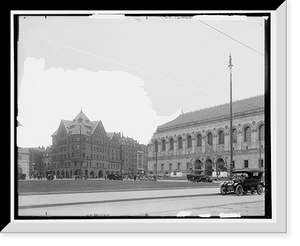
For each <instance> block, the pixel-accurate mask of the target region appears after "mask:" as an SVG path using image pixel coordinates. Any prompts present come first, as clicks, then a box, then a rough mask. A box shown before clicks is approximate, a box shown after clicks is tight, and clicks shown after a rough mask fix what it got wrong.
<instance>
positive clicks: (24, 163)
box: [18, 147, 30, 179]
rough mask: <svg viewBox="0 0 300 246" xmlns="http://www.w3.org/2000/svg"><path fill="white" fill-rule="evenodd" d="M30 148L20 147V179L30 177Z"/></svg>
mask: <svg viewBox="0 0 300 246" xmlns="http://www.w3.org/2000/svg"><path fill="white" fill-rule="evenodd" d="M29 170H30V169H29V148H21V147H18V179H29Z"/></svg>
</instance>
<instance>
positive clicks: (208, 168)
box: [205, 159, 213, 176]
mask: <svg viewBox="0 0 300 246" xmlns="http://www.w3.org/2000/svg"><path fill="white" fill-rule="evenodd" d="M205 170H206V174H207V175H209V176H211V175H212V172H213V167H212V160H211V159H207V160H206V161H205Z"/></svg>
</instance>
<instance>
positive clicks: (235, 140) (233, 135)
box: [232, 129, 237, 143]
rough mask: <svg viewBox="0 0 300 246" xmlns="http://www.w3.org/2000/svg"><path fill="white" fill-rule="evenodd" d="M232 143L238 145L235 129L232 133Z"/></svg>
mask: <svg viewBox="0 0 300 246" xmlns="http://www.w3.org/2000/svg"><path fill="white" fill-rule="evenodd" d="M232 142H233V143H237V130H236V129H233V131H232Z"/></svg>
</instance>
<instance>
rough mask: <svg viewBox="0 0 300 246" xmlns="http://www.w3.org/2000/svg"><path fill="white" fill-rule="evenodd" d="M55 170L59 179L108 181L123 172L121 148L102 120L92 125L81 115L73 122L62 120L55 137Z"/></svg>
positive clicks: (53, 157) (53, 160) (53, 166)
mask: <svg viewBox="0 0 300 246" xmlns="http://www.w3.org/2000/svg"><path fill="white" fill-rule="evenodd" d="M51 169H52V172H53V174H55V175H56V177H61V178H72V177H74V175H80V176H81V175H85V176H87V177H99V178H100V177H104V176H105V175H106V174H109V173H116V172H119V171H120V170H121V154H120V145H119V143H118V141H117V138H116V137H115V136H111V135H109V134H107V132H106V131H105V129H104V126H103V124H102V122H101V121H100V120H98V121H90V120H89V119H88V117H87V116H86V115H85V114H84V113H83V112H82V110H81V111H80V113H79V114H78V115H77V116H76V117H75V118H74V119H73V120H61V122H60V124H59V127H58V129H57V130H56V131H55V132H54V133H53V134H52V162H51Z"/></svg>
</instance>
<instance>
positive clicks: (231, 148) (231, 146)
mask: <svg viewBox="0 0 300 246" xmlns="http://www.w3.org/2000/svg"><path fill="white" fill-rule="evenodd" d="M228 67H229V72H230V128H229V129H230V170H229V172H230V174H229V175H230V177H232V169H233V142H232V140H233V136H232V132H233V129H232V67H233V65H232V59H231V53H230V54H229V65H228Z"/></svg>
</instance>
